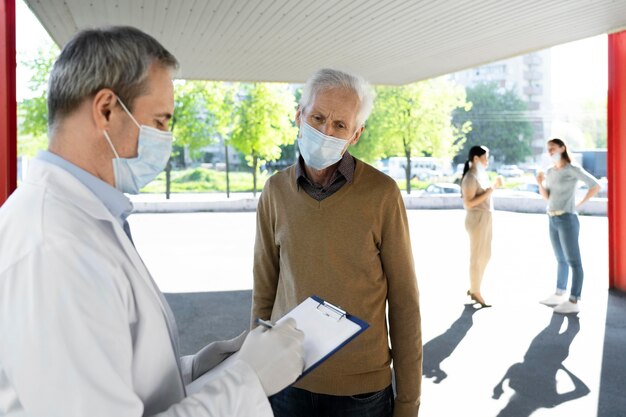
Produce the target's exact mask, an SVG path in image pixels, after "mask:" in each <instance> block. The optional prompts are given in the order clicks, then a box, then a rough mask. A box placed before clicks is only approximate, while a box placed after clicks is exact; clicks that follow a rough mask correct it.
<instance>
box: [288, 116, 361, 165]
mask: <svg viewBox="0 0 626 417" xmlns="http://www.w3.org/2000/svg"><path fill="white" fill-rule="evenodd" d="M355 134H356V132H354V135H355ZM354 135H352V137H350V138H349V139H347V140H346V139H339V138H336V137H334V136H328V135H325V134H323V133H322V132H320V131H319V130H317V129H315V128H313V127H312V126H311V125H309V124H308V123H307V122H305V121H304V118H301V119H300V135H299V136H298V148H299V149H300V154H301V155H302V158H304V162H306V164H307V165H308V166H310V167H311V168H313V169H316V170H318V171H319V170H322V169H324V168H328V167H329V166H331V165H333V164H334V163H336V162H338V161H339V160H340V159H341V157H342V156H343V154H344V152H345V151H346V149H348V145H350V141H351V140H352V138H354Z"/></svg>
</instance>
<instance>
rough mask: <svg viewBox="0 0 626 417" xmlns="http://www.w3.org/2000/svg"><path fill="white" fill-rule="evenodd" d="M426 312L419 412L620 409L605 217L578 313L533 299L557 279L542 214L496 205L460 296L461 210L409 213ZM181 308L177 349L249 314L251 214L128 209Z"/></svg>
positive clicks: (595, 226) (595, 231)
mask: <svg viewBox="0 0 626 417" xmlns="http://www.w3.org/2000/svg"><path fill="white" fill-rule="evenodd" d="M408 218H409V224H410V229H411V239H412V244H413V253H414V258H415V264H416V272H417V278H418V285H419V288H420V300H421V309H422V324H423V329H422V330H423V340H424V381H423V389H422V408H421V413H420V416H421V417H424V416H425V417H439V416H457V415H461V416H466V417H474V416H475V417H491V416H500V417H525V416H530V415H532V416H533V417H541V416H583V417H587V416H601V417H624V416H626V396H625V395H624V392H626V360H625V356H624V353H625V350H624V346H626V297H624V295H623V294H621V293H616V292H610V291H608V289H607V288H608V230H607V229H608V222H607V218H606V217H602V216H581V217H580V221H581V235H580V245H581V252H582V258H583V266H584V269H585V282H584V287H583V295H582V297H583V299H582V301H581V308H582V311H581V313H579V314H578V315H567V316H562V315H556V314H553V313H552V310H551V309H550V308H548V307H545V306H543V305H541V304H539V302H538V301H539V300H540V299H542V298H544V297H546V296H547V295H549V294H550V293H551V292H552V291H553V290H554V287H555V273H556V262H555V260H554V257H553V254H552V248H551V246H550V242H549V238H548V220H547V217H546V216H545V215H541V214H527V213H512V212H505V211H496V212H495V213H494V239H493V257H492V261H491V263H490V265H489V267H488V269H487V272H486V276H485V279H484V282H483V296H484V297H485V299H486V300H487V301H488V302H489V303H491V304H493V307H491V308H486V309H480V310H476V309H474V308H473V307H472V306H468V305H466V303H467V302H468V301H469V300H468V299H467V297H466V296H465V291H466V290H467V288H468V285H469V279H468V275H467V264H468V241H467V236H466V233H465V230H464V226H463V222H464V212H463V210H409V211H408ZM130 223H131V227H132V230H133V237H134V240H135V244H136V246H137V248H138V250H139V252H140V254H141V255H142V257H143V259H144V261H145V262H146V264H147V266H148V268H149V269H150V270H151V272H152V274H153V276H154V278H155V280H156V282H157V283H158V284H159V286H160V287H161V289H162V290H163V291H164V292H166V293H167V294H166V296H167V298H168V300H169V301H170V303H171V306H172V309H173V311H174V314H175V315H176V318H177V323H178V327H179V331H180V334H181V347H182V350H183V352H182V353H184V354H187V353H193V352H195V351H196V350H198V349H199V348H201V347H202V346H203V345H204V344H206V343H208V342H210V341H213V340H219V339H226V338H229V337H232V336H235V335H237V334H239V333H240V332H241V331H243V330H245V329H246V328H247V326H248V323H249V319H250V317H249V314H250V297H251V291H250V289H251V288H252V249H253V246H254V229H255V214H254V213H253V212H242V213H170V214H134V215H132V216H131V217H130Z"/></svg>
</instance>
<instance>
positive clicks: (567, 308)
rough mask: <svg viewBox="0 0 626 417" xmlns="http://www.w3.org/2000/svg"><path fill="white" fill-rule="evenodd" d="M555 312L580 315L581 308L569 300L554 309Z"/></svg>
mask: <svg viewBox="0 0 626 417" xmlns="http://www.w3.org/2000/svg"><path fill="white" fill-rule="evenodd" d="M554 312H555V313H560V314H570V313H580V306H579V305H578V303H572V302H571V301H569V300H567V301H565V302H564V303H561V304H559V305H558V306H556V307H554Z"/></svg>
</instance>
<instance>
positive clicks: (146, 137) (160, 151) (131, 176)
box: [103, 97, 173, 194]
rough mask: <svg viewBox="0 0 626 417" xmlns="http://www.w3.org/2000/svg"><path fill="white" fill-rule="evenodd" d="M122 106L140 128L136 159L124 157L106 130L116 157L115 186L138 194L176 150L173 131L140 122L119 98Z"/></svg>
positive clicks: (105, 135)
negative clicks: (118, 151)
mask: <svg viewBox="0 0 626 417" xmlns="http://www.w3.org/2000/svg"><path fill="white" fill-rule="evenodd" d="M117 100H118V101H119V102H120V105H121V106H122V108H123V109H124V110H125V111H126V113H127V114H128V115H129V116H130V118H131V119H132V120H133V122H135V124H136V125H137V127H138V128H139V139H138V143H137V157H136V158H120V156H119V155H118V153H117V151H116V150H115V147H114V146H113V142H111V138H110V137H109V134H108V132H107V131H106V130H105V131H103V133H104V137H105V138H106V140H107V141H108V142H109V145H110V146H111V149H112V150H113V153H114V154H115V158H114V159H113V173H114V174H115V188H117V189H118V190H120V191H121V192H123V193H129V194H138V193H139V190H140V189H141V188H143V187H144V186H145V185H146V184H148V183H149V182H150V181H152V180H153V179H154V178H155V177H156V176H157V175H159V173H160V172H161V171H163V168H165V165H166V164H167V161H168V160H169V158H170V154H171V153H172V140H173V137H172V132H169V131H162V130H159V129H155V128H153V127H150V126H146V125H139V123H137V120H135V118H134V117H133V115H132V114H130V112H129V111H128V109H127V108H126V106H125V105H124V103H122V100H120V99H119V97H118V98H117Z"/></svg>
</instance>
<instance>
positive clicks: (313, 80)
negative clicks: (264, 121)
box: [300, 68, 376, 127]
mask: <svg viewBox="0 0 626 417" xmlns="http://www.w3.org/2000/svg"><path fill="white" fill-rule="evenodd" d="M330 88H347V89H349V90H352V91H354V93H355V94H356V95H357V97H358V98H359V113H358V114H357V117H356V123H357V126H358V127H361V126H363V124H365V121H366V120H367V118H368V117H369V115H370V113H371V112H372V106H373V105H374V98H375V96H376V94H375V93H374V90H373V89H372V87H371V86H370V84H369V83H368V82H367V81H365V80H364V79H363V78H362V77H360V76H358V75H353V74H348V73H346V72H343V71H338V70H334V69H329V68H323V69H320V70H318V71H317V72H315V73H314V74H313V75H312V76H311V77H310V78H309V79H308V80H307V82H306V84H305V85H304V88H303V89H302V96H301V97H300V106H301V108H302V109H305V108H307V107H308V106H309V105H310V104H311V101H312V100H313V98H314V97H315V95H316V94H317V93H319V92H320V91H323V90H327V89H330Z"/></svg>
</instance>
